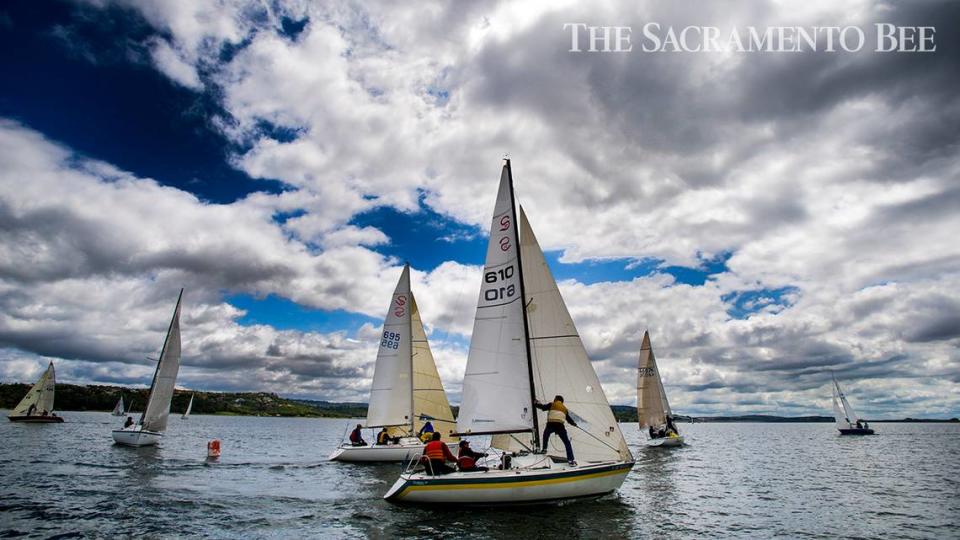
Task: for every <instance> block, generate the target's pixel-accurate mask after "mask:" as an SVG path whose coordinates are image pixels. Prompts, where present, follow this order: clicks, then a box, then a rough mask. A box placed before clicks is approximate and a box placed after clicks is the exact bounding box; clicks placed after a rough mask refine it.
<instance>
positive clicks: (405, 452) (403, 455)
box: [329, 443, 457, 463]
mask: <svg viewBox="0 0 960 540" xmlns="http://www.w3.org/2000/svg"><path fill="white" fill-rule="evenodd" d="M447 446H449V447H450V451H451V452H453V453H454V454H456V451H457V443H447ZM421 453H423V444H422V443H417V444H403V443H401V444H377V445H371V446H351V445H350V444H349V443H347V444H342V445H340V446H339V447H338V448H337V449H336V450H334V451H333V453H332V454H330V458H329V459H330V461H348V462H359V463H363V462H367V463H375V462H385V461H386V462H390V461H398V462H399V461H406V460H407V459H409V458H410V457H411V456H414V455H418V454H421Z"/></svg>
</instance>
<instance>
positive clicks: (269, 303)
mask: <svg viewBox="0 0 960 540" xmlns="http://www.w3.org/2000/svg"><path fill="white" fill-rule="evenodd" d="M226 301H227V302H229V303H230V304H233V305H234V306H236V307H238V308H240V309H243V310H246V312H247V313H246V315H244V316H243V317H240V319H238V320H237V323H239V324H242V325H244V326H251V325H254V324H266V325H270V326H272V327H274V328H277V329H278V330H300V331H303V332H323V333H329V332H340V331H345V332H347V334H349V335H354V334H356V332H357V330H359V329H360V327H361V326H363V324H364V323H370V324H372V325H374V326H375V327H379V326H380V325H382V324H383V321H382V320H380V319H375V318H373V317H368V316H366V315H361V314H359V313H350V312H347V311H344V310H341V309H338V310H332V311H331V310H323V309H312V308H308V307H304V306H301V305H300V304H298V303H296V302H293V301H292V300H288V299H286V298H281V297H279V296H275V295H272V294H271V295H268V296H267V297H265V298H255V297H253V296H251V295H248V294H235V295H232V296H228V297H227V298H226Z"/></svg>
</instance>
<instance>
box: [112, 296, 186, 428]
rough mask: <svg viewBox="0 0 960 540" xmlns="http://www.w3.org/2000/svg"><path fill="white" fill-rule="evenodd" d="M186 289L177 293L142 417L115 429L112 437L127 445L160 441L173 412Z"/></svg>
mask: <svg viewBox="0 0 960 540" xmlns="http://www.w3.org/2000/svg"><path fill="white" fill-rule="evenodd" d="M182 299H183V289H180V295H179V296H178V297H177V307H176V308H175V309H174V310H173V318H172V319H171V320H170V327H169V329H168V330H167V337H166V338H165V339H164V342H163V349H162V350H161V351H160V360H158V361H157V370H156V371H155V372H154V374H153V382H152V383H151V385H150V395H149V396H148V397H147V406H146V407H145V408H144V409H143V414H141V415H140V419H139V420H138V421H137V422H136V423H134V424H133V425H132V426H130V427H128V428H123V429H115V430H113V440H114V441H116V442H117V444H122V445H126V446H149V445H153V444H157V442H159V441H160V438H161V437H163V432H164V431H166V429H167V417H168V416H169V415H170V400H171V399H173V387H174V385H176V383H177V372H179V371H180V301H181V300H182Z"/></svg>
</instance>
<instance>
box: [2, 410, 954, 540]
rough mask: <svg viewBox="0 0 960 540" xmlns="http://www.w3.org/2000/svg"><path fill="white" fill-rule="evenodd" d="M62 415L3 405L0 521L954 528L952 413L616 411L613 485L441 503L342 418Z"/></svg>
mask: <svg viewBox="0 0 960 540" xmlns="http://www.w3.org/2000/svg"><path fill="white" fill-rule="evenodd" d="M63 416H64V417H65V418H66V420H67V422H66V423H64V424H59V425H25V424H14V423H10V422H6V421H4V422H2V423H0V537H13V536H18V535H30V536H36V537H49V536H54V535H66V536H67V537H71V536H77V537H82V536H110V537H114V536H148V537H182V536H205V537H213V538H241V537H242V538H273V537H276V538H285V537H321V538H326V537H330V538H342V537H375V538H388V537H391V538H392V537H410V536H422V537H437V536H440V535H442V536H444V537H449V538H484V537H497V538H508V537H524V538H534V537H549V538H557V539H561V538H578V537H579V538H597V537H601V536H610V537H623V538H635V537H647V536H655V537H661V538H704V537H716V538H731V537H744V538H769V537H774V536H781V537H791V538H801V537H821V538H836V537H858V538H877V537H888V538H948V537H954V538H957V537H960V483H958V477H957V470H958V466H960V425H956V424H876V425H874V426H873V427H874V428H876V429H877V431H878V433H879V435H877V436H874V437H860V438H857V437H839V436H838V435H837V432H836V431H835V430H834V428H833V425H832V424H693V425H689V424H687V425H681V426H680V429H681V430H682V431H683V432H684V434H685V436H686V438H687V441H688V443H689V444H688V446H686V447H684V448H681V449H674V450H663V449H645V448H639V447H638V444H639V441H640V435H639V433H638V431H637V428H636V426H635V425H625V426H623V428H624V432H625V433H626V435H627V440H628V442H630V443H631V448H632V449H633V450H634V454H635V456H636V459H637V464H636V466H635V467H634V468H633V471H632V472H631V473H630V475H629V476H628V477H627V480H626V482H624V485H623V486H622V487H621V488H620V490H619V492H618V493H617V494H614V495H610V496H607V497H604V498H601V499H595V500H591V501H578V502H568V503H565V504H561V505H553V506H546V507H525V508H520V509H484V508H481V509H477V508H471V509H462V510H439V509H429V508H415V507H405V506H396V505H392V504H388V503H386V502H384V501H383V500H382V498H381V497H382V496H383V494H384V493H385V492H386V490H387V488H388V487H389V486H390V485H391V484H392V483H393V481H394V480H395V479H396V478H397V475H398V474H399V469H400V467H399V465H351V464H344V463H331V462H328V461H326V456H327V455H328V454H329V453H330V451H331V450H332V449H333V448H334V446H335V445H336V444H337V443H338V442H339V440H340V438H341V437H342V436H343V434H344V431H345V428H346V427H347V425H348V423H349V422H348V421H346V420H339V419H338V420H333V419H292V418H291V419H286V418H249V417H218V416H193V417H191V418H190V419H189V420H181V419H180V418H179V417H176V418H174V417H171V421H170V427H169V429H168V432H167V437H166V438H165V439H164V441H163V442H162V443H161V444H162V446H160V447H155V448H140V449H132V448H124V447H118V446H115V445H114V444H113V441H112V439H111V437H110V430H111V428H113V427H115V426H117V425H118V424H119V422H118V421H117V419H116V418H113V417H111V416H109V415H108V414H107V413H71V412H66V413H63ZM213 438H219V439H220V440H221V441H222V448H223V456H222V457H221V458H220V460H219V461H218V462H216V463H207V462H206V459H205V457H206V442H207V441H208V440H209V439H213ZM475 446H476V445H475Z"/></svg>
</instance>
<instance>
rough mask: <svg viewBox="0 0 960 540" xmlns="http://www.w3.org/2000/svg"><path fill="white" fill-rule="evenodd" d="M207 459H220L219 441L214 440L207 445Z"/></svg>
mask: <svg viewBox="0 0 960 540" xmlns="http://www.w3.org/2000/svg"><path fill="white" fill-rule="evenodd" d="M207 457H208V458H218V457H220V440H219V439H214V440H212V441H210V442H208V443H207Z"/></svg>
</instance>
